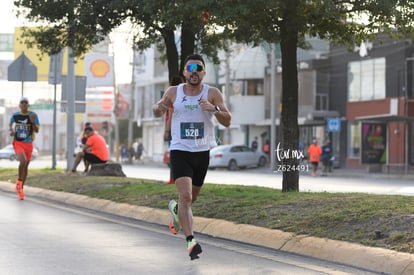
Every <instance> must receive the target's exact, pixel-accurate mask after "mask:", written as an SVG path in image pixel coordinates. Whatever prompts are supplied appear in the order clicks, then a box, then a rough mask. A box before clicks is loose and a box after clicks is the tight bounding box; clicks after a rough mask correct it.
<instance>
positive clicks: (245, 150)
mask: <svg viewBox="0 0 414 275" xmlns="http://www.w3.org/2000/svg"><path fill="white" fill-rule="evenodd" d="M266 163H267V156H266V155H265V154H264V153H263V152H260V151H253V149H251V148H250V147H248V146H246V145H220V146H217V147H215V148H213V149H211V150H210V166H209V168H210V169H215V168H227V169H228V170H231V171H233V170H237V169H239V168H247V167H252V166H255V167H262V166H265V165H266Z"/></svg>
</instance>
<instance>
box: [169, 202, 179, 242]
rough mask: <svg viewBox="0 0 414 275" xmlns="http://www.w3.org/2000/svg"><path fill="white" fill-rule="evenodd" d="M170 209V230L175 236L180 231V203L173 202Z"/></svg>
mask: <svg viewBox="0 0 414 275" xmlns="http://www.w3.org/2000/svg"><path fill="white" fill-rule="evenodd" d="M168 209H169V210H170V213H171V221H170V224H169V225H170V230H171V233H173V234H174V235H175V234H177V233H178V231H180V222H179V220H178V203H177V202H176V201H175V200H171V201H170V203H169V204H168Z"/></svg>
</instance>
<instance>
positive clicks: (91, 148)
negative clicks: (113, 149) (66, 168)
mask: <svg viewBox="0 0 414 275" xmlns="http://www.w3.org/2000/svg"><path fill="white" fill-rule="evenodd" d="M84 133H85V136H86V138H87V140H86V143H85V146H84V147H83V150H82V152H79V153H77V154H76V158H75V162H74V164H73V168H72V170H71V173H76V168H77V167H78V165H79V163H80V162H81V161H82V159H83V160H85V170H84V173H85V174H86V173H88V170H89V165H90V164H94V163H106V162H107V161H108V159H109V152H108V148H107V145H106V141H105V139H104V138H103V137H102V136H101V135H99V134H98V133H97V132H95V131H94V130H93V128H92V127H90V126H89V127H86V128H85V130H84Z"/></svg>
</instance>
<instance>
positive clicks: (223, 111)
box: [209, 88, 231, 127]
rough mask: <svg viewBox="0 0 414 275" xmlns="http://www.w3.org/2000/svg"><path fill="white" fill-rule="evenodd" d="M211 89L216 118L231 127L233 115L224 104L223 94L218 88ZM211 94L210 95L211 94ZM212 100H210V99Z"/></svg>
mask: <svg viewBox="0 0 414 275" xmlns="http://www.w3.org/2000/svg"><path fill="white" fill-rule="evenodd" d="M210 89H211V101H210V100H209V101H210V102H211V104H212V105H213V108H214V109H213V113H214V115H215V116H216V118H217V120H218V122H219V123H220V124H221V125H223V126H225V127H229V126H230V124H231V113H230V111H229V109H228V108H227V105H226V103H225V102H224V97H223V94H222V93H221V92H220V91H219V90H218V89H217V88H210ZM209 94H210V93H209ZM209 99H210V98H209Z"/></svg>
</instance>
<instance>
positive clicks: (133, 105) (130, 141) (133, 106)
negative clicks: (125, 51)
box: [128, 49, 135, 148]
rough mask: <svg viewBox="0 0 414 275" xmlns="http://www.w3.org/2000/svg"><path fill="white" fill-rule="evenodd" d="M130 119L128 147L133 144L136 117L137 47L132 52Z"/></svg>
mask: <svg viewBox="0 0 414 275" xmlns="http://www.w3.org/2000/svg"><path fill="white" fill-rule="evenodd" d="M129 106H130V107H129V119H128V148H130V147H131V146H132V143H133V142H132V138H133V132H134V130H133V123H134V118H135V49H133V53H132V78H131V102H130V103H129Z"/></svg>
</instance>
